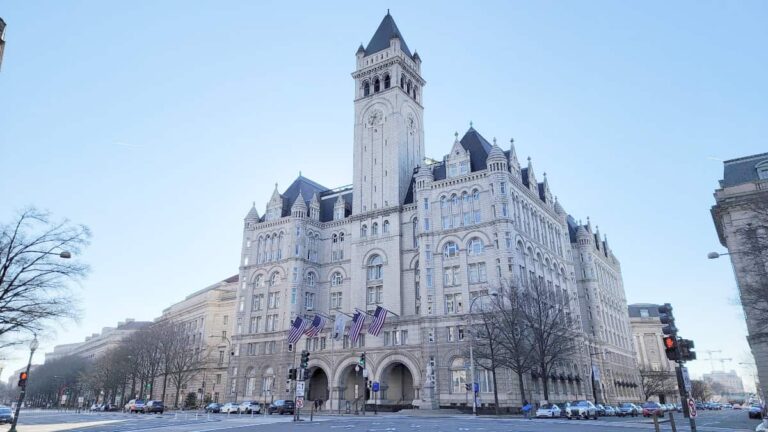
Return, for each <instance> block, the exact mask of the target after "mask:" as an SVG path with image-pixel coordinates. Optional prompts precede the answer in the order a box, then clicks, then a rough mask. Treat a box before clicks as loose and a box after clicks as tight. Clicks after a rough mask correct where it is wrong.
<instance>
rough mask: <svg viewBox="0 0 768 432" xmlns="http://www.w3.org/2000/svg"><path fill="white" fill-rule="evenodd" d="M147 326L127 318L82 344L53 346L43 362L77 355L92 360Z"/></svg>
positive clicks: (102, 330) (147, 323)
mask: <svg viewBox="0 0 768 432" xmlns="http://www.w3.org/2000/svg"><path fill="white" fill-rule="evenodd" d="M149 324H152V323H151V322H149V321H135V320H133V319H132V318H128V319H126V320H125V321H124V322H123V321H121V322H119V323H117V327H104V328H103V329H101V333H94V334H92V335H90V336H88V337H86V338H85V341H84V342H76V343H71V344H65V345H56V346H54V347H53V352H48V353H45V361H46V362H48V361H51V360H53V359H58V358H61V357H64V356H69V355H77V356H80V357H82V358H84V359H88V360H93V359H95V358H97V357H99V356H101V355H102V354H104V353H106V352H107V351H109V350H110V349H112V348H115V347H117V346H118V345H119V344H120V342H121V341H122V340H123V339H125V338H126V337H128V336H130V335H131V334H132V333H133V332H135V331H137V330H139V329H142V328H144V327H146V326H148V325H149Z"/></svg>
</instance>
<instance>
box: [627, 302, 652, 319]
mask: <svg viewBox="0 0 768 432" xmlns="http://www.w3.org/2000/svg"><path fill="white" fill-rule="evenodd" d="M640 309H647V310H648V316H649V317H658V316H659V305H657V304H653V303H635V304H631V305H629V306H627V310H628V311H629V316H630V318H640Z"/></svg>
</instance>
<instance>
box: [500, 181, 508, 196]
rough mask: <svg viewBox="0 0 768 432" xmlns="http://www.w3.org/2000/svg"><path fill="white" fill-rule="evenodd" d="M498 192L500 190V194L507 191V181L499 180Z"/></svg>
mask: <svg viewBox="0 0 768 432" xmlns="http://www.w3.org/2000/svg"><path fill="white" fill-rule="evenodd" d="M499 192H501V194H502V195H504V194H506V193H507V182H501V183H500V184H499Z"/></svg>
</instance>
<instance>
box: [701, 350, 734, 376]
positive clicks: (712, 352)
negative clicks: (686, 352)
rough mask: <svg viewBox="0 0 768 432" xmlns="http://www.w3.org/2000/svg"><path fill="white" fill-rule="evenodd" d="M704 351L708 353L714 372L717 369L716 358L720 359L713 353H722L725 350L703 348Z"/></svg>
mask: <svg viewBox="0 0 768 432" xmlns="http://www.w3.org/2000/svg"><path fill="white" fill-rule="evenodd" d="M702 351H704V352H705V353H707V355H708V356H709V364H710V366H711V367H712V372H714V371H715V360H719V359H716V358H713V357H712V354H714V353H721V352H723V350H702ZM729 360H730V359H729Z"/></svg>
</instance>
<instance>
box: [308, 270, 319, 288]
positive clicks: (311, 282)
mask: <svg viewBox="0 0 768 432" xmlns="http://www.w3.org/2000/svg"><path fill="white" fill-rule="evenodd" d="M306 280H307V286H308V287H311V288H314V286H315V282H316V281H317V275H316V274H314V273H313V272H309V273H307V277H306Z"/></svg>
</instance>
